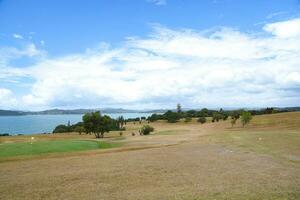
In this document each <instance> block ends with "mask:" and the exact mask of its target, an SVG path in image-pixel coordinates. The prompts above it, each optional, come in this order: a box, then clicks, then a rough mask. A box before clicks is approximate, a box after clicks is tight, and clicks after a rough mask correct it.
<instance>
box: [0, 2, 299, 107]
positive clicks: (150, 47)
mask: <svg viewBox="0 0 300 200" xmlns="http://www.w3.org/2000/svg"><path fill="white" fill-rule="evenodd" d="M299 102H300V1H299V0H263V1H262V0H248V1H246V0H245V1H241V0H239V1H238V0H201V1H199V0H111V1H106V0H98V1H96V0H89V1H83V0H78V1H71V0H45V1H36V0H0V109H12V110H43V109H52V108H63V109H74V108H107V107H112V108H127V109H140V110H143V109H159V108H175V107H176V104H177V103H181V105H182V107H183V108H204V107H207V108H221V107H222V108H246V107H248V108H254V107H270V106H278V107H287V106H300V104H299Z"/></svg>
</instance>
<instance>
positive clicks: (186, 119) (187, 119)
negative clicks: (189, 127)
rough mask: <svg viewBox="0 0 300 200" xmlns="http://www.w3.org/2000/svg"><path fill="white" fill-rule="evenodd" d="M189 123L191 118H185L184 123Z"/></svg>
mask: <svg viewBox="0 0 300 200" xmlns="http://www.w3.org/2000/svg"><path fill="white" fill-rule="evenodd" d="M190 121H192V118H191V117H185V120H184V122H190Z"/></svg>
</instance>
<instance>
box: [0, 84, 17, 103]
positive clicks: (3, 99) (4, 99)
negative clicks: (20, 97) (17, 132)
mask: <svg viewBox="0 0 300 200" xmlns="http://www.w3.org/2000/svg"><path fill="white" fill-rule="evenodd" d="M16 105H17V100H16V99H15V98H14V97H13V95H12V92H11V91H10V90H9V89H6V88H0V108H14V107H15V106H16Z"/></svg>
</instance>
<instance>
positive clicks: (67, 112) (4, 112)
mask: <svg viewBox="0 0 300 200" xmlns="http://www.w3.org/2000/svg"><path fill="white" fill-rule="evenodd" d="M95 111H100V112H101V113H164V112H166V111H167V110H164V109H161V110H159V109H158V110H129V109H123V108H104V109H71V110H66V109H50V110H44V111H15V110H0V116H21V115H71V114H85V113H90V112H95Z"/></svg>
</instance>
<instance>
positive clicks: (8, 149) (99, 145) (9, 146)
mask: <svg viewBox="0 0 300 200" xmlns="http://www.w3.org/2000/svg"><path fill="white" fill-rule="evenodd" d="M116 146H117V145H116V144H111V143H108V142H104V141H91V140H56V141H34V142H32V143H31V142H17V143H5V144H0V157H10V156H24V155H38V154H47V153H58V152H72V151H84V150H92V149H107V148H112V147H116Z"/></svg>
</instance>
